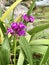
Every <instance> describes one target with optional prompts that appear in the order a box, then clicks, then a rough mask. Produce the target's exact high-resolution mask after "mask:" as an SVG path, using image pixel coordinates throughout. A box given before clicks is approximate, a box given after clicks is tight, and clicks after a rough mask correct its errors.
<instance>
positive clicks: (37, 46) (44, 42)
mask: <svg viewBox="0 0 49 65" xmlns="http://www.w3.org/2000/svg"><path fill="white" fill-rule="evenodd" d="M29 45H30V46H31V49H32V51H33V52H37V53H41V54H45V52H46V50H47V48H48V45H49V39H38V40H32V41H30V44H29Z"/></svg>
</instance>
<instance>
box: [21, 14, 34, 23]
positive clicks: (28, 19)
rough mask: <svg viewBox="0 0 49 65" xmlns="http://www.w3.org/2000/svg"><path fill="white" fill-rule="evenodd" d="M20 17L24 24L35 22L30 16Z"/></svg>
mask: <svg viewBox="0 0 49 65" xmlns="http://www.w3.org/2000/svg"><path fill="white" fill-rule="evenodd" d="M22 17H23V19H24V20H25V21H26V22H31V23H32V22H34V20H35V19H34V17H33V16H31V15H30V16H28V15H27V14H25V15H23V16H22Z"/></svg>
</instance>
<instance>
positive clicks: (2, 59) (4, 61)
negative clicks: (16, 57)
mask: <svg viewBox="0 0 49 65" xmlns="http://www.w3.org/2000/svg"><path fill="white" fill-rule="evenodd" d="M9 63H10V47H9V41H8V38H5V40H4V41H3V43H2V46H0V65H8V64H9Z"/></svg>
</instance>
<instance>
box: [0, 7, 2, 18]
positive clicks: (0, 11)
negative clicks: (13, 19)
mask: <svg viewBox="0 0 49 65" xmlns="http://www.w3.org/2000/svg"><path fill="white" fill-rule="evenodd" d="M1 16H2V9H1V7H0V17H1Z"/></svg>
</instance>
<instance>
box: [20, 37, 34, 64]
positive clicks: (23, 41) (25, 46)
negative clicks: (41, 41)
mask: <svg viewBox="0 0 49 65" xmlns="http://www.w3.org/2000/svg"><path fill="white" fill-rule="evenodd" d="M19 44H20V46H21V48H22V50H23V51H24V53H25V55H26V57H27V59H28V62H29V64H30V65H33V58H32V52H31V49H30V46H29V45H28V44H29V43H28V42H27V40H26V38H25V37H21V38H20V40H19Z"/></svg>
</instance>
